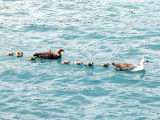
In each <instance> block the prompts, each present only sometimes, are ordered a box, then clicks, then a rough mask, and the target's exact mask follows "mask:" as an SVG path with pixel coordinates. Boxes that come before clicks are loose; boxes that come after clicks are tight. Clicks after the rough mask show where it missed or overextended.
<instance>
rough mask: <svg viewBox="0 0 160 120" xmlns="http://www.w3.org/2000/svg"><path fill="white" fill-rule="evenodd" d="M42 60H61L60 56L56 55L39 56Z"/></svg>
mask: <svg viewBox="0 0 160 120" xmlns="http://www.w3.org/2000/svg"><path fill="white" fill-rule="evenodd" d="M39 57H40V58H44V59H58V58H60V56H58V55H56V54H53V53H52V54H42V55H39Z"/></svg>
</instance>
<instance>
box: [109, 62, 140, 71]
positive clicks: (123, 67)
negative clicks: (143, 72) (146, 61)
mask: <svg viewBox="0 0 160 120" xmlns="http://www.w3.org/2000/svg"><path fill="white" fill-rule="evenodd" d="M112 64H113V65H114V66H115V67H117V68H119V69H120V70H126V71H130V70H134V69H135V68H136V67H137V66H136V65H134V64H130V63H112Z"/></svg>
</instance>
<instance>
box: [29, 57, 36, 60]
mask: <svg viewBox="0 0 160 120" xmlns="http://www.w3.org/2000/svg"><path fill="white" fill-rule="evenodd" d="M28 59H29V60H36V57H30V58H28Z"/></svg>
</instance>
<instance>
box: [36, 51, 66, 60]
mask: <svg viewBox="0 0 160 120" xmlns="http://www.w3.org/2000/svg"><path fill="white" fill-rule="evenodd" d="M63 51H64V50H63V49H59V50H58V51H57V54H54V53H52V51H51V49H50V50H49V52H48V53H35V54H34V55H33V56H36V57H40V58H44V59H58V58H61V52H63Z"/></svg>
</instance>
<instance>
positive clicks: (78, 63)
mask: <svg viewBox="0 0 160 120" xmlns="http://www.w3.org/2000/svg"><path fill="white" fill-rule="evenodd" d="M74 64H75V65H81V64H83V63H82V62H75V63H74Z"/></svg>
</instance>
